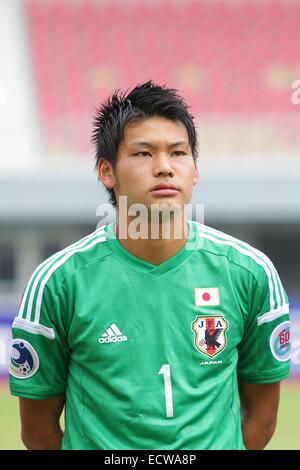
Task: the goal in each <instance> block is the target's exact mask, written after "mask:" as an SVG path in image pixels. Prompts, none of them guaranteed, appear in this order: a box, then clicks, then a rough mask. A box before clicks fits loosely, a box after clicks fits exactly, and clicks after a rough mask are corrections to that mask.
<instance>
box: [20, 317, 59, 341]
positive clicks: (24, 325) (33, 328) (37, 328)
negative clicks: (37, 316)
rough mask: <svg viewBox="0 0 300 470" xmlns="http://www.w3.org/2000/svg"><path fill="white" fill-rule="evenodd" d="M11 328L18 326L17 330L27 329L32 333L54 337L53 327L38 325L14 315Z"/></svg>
mask: <svg viewBox="0 0 300 470" xmlns="http://www.w3.org/2000/svg"><path fill="white" fill-rule="evenodd" d="M12 327H13V328H18V329H19V330H23V331H28V332H29V333H32V334H34V335H42V336H46V338H49V339H55V333H54V330H53V328H48V327H47V326H43V325H39V324H36V323H33V322H32V321H28V320H24V318H19V317H16V318H15V320H14V322H13V324H12Z"/></svg>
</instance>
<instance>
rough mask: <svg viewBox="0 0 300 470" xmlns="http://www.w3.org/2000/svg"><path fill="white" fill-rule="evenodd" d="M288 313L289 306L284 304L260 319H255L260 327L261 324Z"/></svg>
mask: <svg viewBox="0 0 300 470" xmlns="http://www.w3.org/2000/svg"><path fill="white" fill-rule="evenodd" d="M289 311H290V310H289V304H285V305H283V306H282V307H279V308H276V310H271V311H270V312H267V313H264V314H263V315H261V316H260V317H257V324H258V325H262V324H263V323H268V322H270V321H273V320H276V318H279V317H281V316H282V315H285V314H286V313H289Z"/></svg>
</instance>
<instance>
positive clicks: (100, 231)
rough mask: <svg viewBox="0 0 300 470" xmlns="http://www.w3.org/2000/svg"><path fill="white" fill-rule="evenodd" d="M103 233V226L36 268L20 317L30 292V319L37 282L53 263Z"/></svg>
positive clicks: (28, 318) (28, 308)
mask: <svg viewBox="0 0 300 470" xmlns="http://www.w3.org/2000/svg"><path fill="white" fill-rule="evenodd" d="M102 233H104V231H103V228H102V227H101V228H100V229H99V230H96V231H95V232H94V233H92V234H90V235H88V236H87V237H84V238H83V239H81V240H79V242H76V243H74V244H73V245H70V246H68V247H67V248H65V249H64V250H61V251H59V252H58V253H55V254H54V255H53V256H51V257H50V258H48V259H47V260H46V261H44V262H43V263H42V264H40V265H39V266H38V267H37V268H36V270H35V271H34V273H33V274H32V276H31V278H30V281H29V282H28V284H27V287H26V290H25V293H24V296H23V299H22V302H21V306H20V310H19V315H18V316H19V317H20V318H22V316H23V312H24V307H25V305H26V300H27V297H28V294H29V292H30V297H29V303H28V307H27V314H26V319H27V320H30V318H31V311H32V304H33V299H34V295H35V291H36V287H37V284H38V282H39V280H40V279H41V277H42V276H43V274H44V273H45V272H46V271H47V269H48V268H49V267H50V266H51V263H53V262H55V260H57V259H58V258H59V257H60V256H62V255H63V254H64V253H68V252H70V251H74V250H75V249H76V248H78V247H81V246H84V245H85V244H86V243H88V242H89V241H90V240H91V239H93V238H94V237H95V236H97V235H99V234H102ZM41 268H42V269H41ZM39 269H40V272H39V274H38V276H37V277H36V279H35V281H34V283H33V285H32V286H31V283H32V280H33V278H34V276H35V274H36V273H37V272H38V271H39Z"/></svg>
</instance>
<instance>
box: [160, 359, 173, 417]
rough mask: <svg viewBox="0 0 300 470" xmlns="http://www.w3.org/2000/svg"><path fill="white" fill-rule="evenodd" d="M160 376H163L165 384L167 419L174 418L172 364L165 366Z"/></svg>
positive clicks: (161, 369)
mask: <svg viewBox="0 0 300 470" xmlns="http://www.w3.org/2000/svg"><path fill="white" fill-rule="evenodd" d="M158 374H163V376H164V382H165V398H166V415H167V418H173V398H172V384H171V371H170V364H164V365H163V366H162V367H161V368H160V370H159V372H158Z"/></svg>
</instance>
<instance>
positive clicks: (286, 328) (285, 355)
mask: <svg viewBox="0 0 300 470" xmlns="http://www.w3.org/2000/svg"><path fill="white" fill-rule="evenodd" d="M290 326H291V325H290V322H289V321H285V322H283V323H280V325H277V326H276V328H275V330H274V331H273V333H272V335H271V339H270V346H271V351H272V354H273V356H274V357H275V359H277V361H280V362H284V361H288V360H289V359H290V357H291V343H290Z"/></svg>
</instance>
